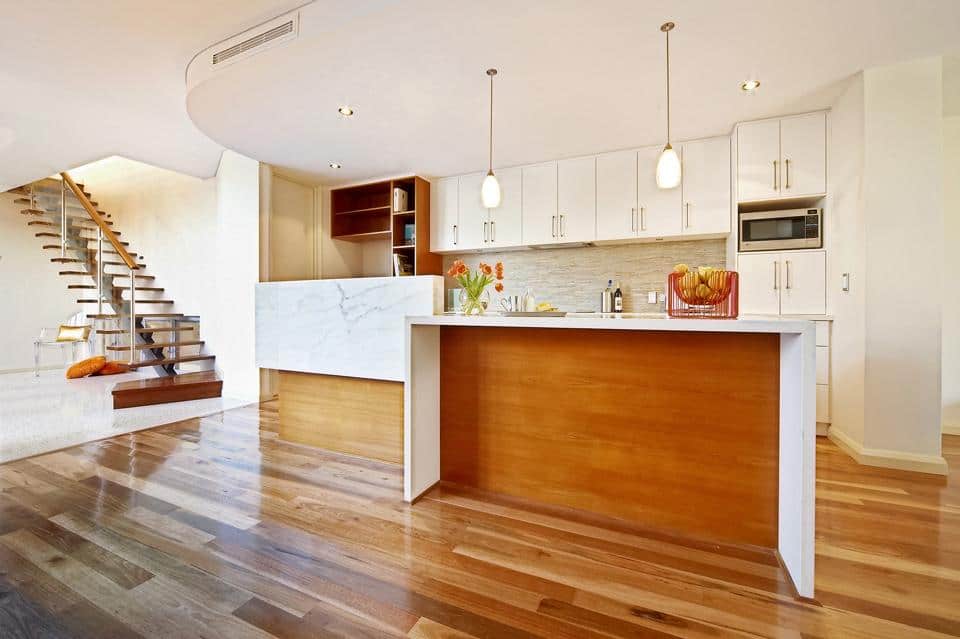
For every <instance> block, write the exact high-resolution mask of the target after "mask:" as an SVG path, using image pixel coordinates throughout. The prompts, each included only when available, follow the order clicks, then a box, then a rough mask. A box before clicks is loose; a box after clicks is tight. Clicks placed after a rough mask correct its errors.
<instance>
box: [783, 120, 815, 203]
mask: <svg viewBox="0 0 960 639" xmlns="http://www.w3.org/2000/svg"><path fill="white" fill-rule="evenodd" d="M826 118H827V115H826V114H825V113H811V114H809V115H800V116H797V117H793V118H784V119H783V120H780V155H781V157H782V159H783V167H782V169H781V170H782V174H781V180H782V183H783V184H782V188H781V190H780V194H781V195H782V196H783V197H802V196H807V195H821V194H824V193H826V192H827V120H826Z"/></svg>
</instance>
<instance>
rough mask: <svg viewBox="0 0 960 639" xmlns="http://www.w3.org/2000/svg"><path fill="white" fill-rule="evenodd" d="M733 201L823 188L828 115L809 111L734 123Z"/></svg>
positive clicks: (806, 193) (795, 195)
mask: <svg viewBox="0 0 960 639" xmlns="http://www.w3.org/2000/svg"><path fill="white" fill-rule="evenodd" d="M737 183H738V185H737V189H738V190H737V201H739V202H752V201H758V200H779V199H788V198H798V197H808V196H815V195H823V194H825V193H826V191H827V116H826V114H825V113H822V112H821V113H810V114H807V115H798V116H794V117H789V118H782V119H779V120H764V121H761V122H746V123H744V124H740V125H739V126H738V127H737Z"/></svg>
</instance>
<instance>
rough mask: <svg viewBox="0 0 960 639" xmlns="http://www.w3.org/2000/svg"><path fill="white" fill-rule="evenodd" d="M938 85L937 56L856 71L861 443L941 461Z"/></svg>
mask: <svg viewBox="0 0 960 639" xmlns="http://www.w3.org/2000/svg"><path fill="white" fill-rule="evenodd" d="M942 90H943V82H942V62H941V59H940V58H939V57H937V58H924V59H921V60H916V61H911V62H906V63H902V64H896V65H892V66H886V67H880V68H875V69H868V70H866V71H865V72H864V104H865V118H864V131H865V135H864V140H865V146H864V179H865V182H864V186H865V188H864V211H865V215H866V218H867V222H866V226H867V232H866V263H867V277H866V281H865V285H866V287H867V309H866V377H865V384H866V389H867V394H866V401H865V411H864V418H865V421H866V424H867V425H868V427H867V429H866V430H865V432H864V440H863V443H864V445H865V446H866V447H868V448H874V449H880V450H896V451H901V452H906V453H915V454H919V455H932V456H939V455H940V428H941V419H940V414H941V407H940V384H941V373H940V356H941V353H940V350H941V344H940V325H941V322H942V304H941V299H942V298H943V290H944V289H943V243H942V241H940V240H939V238H941V237H942V235H943V196H942V191H943V178H942V175H943V173H942V171H943V159H942V158H943V151H942V149H943V115H942V114H943V93H942Z"/></svg>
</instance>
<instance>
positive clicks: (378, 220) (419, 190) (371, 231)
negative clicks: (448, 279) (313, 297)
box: [330, 176, 443, 275]
mask: <svg viewBox="0 0 960 639" xmlns="http://www.w3.org/2000/svg"><path fill="white" fill-rule="evenodd" d="M394 189H401V190H403V191H404V192H406V194H407V203H406V207H405V210H403V211H395V210H394V208H393V201H394V199H393V190H394ZM330 207H331V213H332V214H331V216H330V227H331V228H330V235H331V237H332V238H333V239H335V240H346V241H350V242H368V241H374V240H388V241H387V242H385V245H386V246H387V248H386V250H388V251H390V252H391V254H399V255H403V256H404V257H406V259H408V260H410V261H412V262H413V269H414V270H413V272H414V275H439V274H440V273H441V271H442V270H443V258H442V257H441V256H440V255H437V254H435V253H431V252H430V183H429V182H427V181H426V180H424V179H423V178H421V177H417V176H410V177H403V178H396V179H393V180H384V181H382V182H371V183H369V184H361V185H359V186H350V187H344V188H341V189H333V190H332V191H331V192H330ZM407 224H413V225H414V233H413V239H412V240H407V239H405V236H404V230H405V227H406V225H407ZM392 262H393V258H392V255H391V263H392Z"/></svg>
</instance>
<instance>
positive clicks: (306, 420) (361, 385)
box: [256, 275, 443, 464]
mask: <svg viewBox="0 0 960 639" xmlns="http://www.w3.org/2000/svg"><path fill="white" fill-rule="evenodd" d="M442 310H443V278H442V277H439V276H434V275H427V276H416V277H369V278H355V279H338V280H310V281H300V282H269V283H262V284H258V285H257V318H256V329H257V330H256V335H257V348H256V353H257V365H258V366H260V367H261V368H270V369H276V370H278V371H279V400H280V401H279V412H280V424H279V429H278V433H279V437H280V438H281V439H285V440H288V441H294V442H298V443H301V444H309V445H311V446H319V447H321V448H327V449H329V450H335V451H339V452H342V453H348V454H351V455H359V456H362V457H371V458H374V459H379V460H381V461H386V462H390V463H394V464H399V463H402V461H403V386H404V384H403V379H404V339H405V338H404V319H405V317H406V316H407V315H422V314H431V313H439V312H441V311H442Z"/></svg>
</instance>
